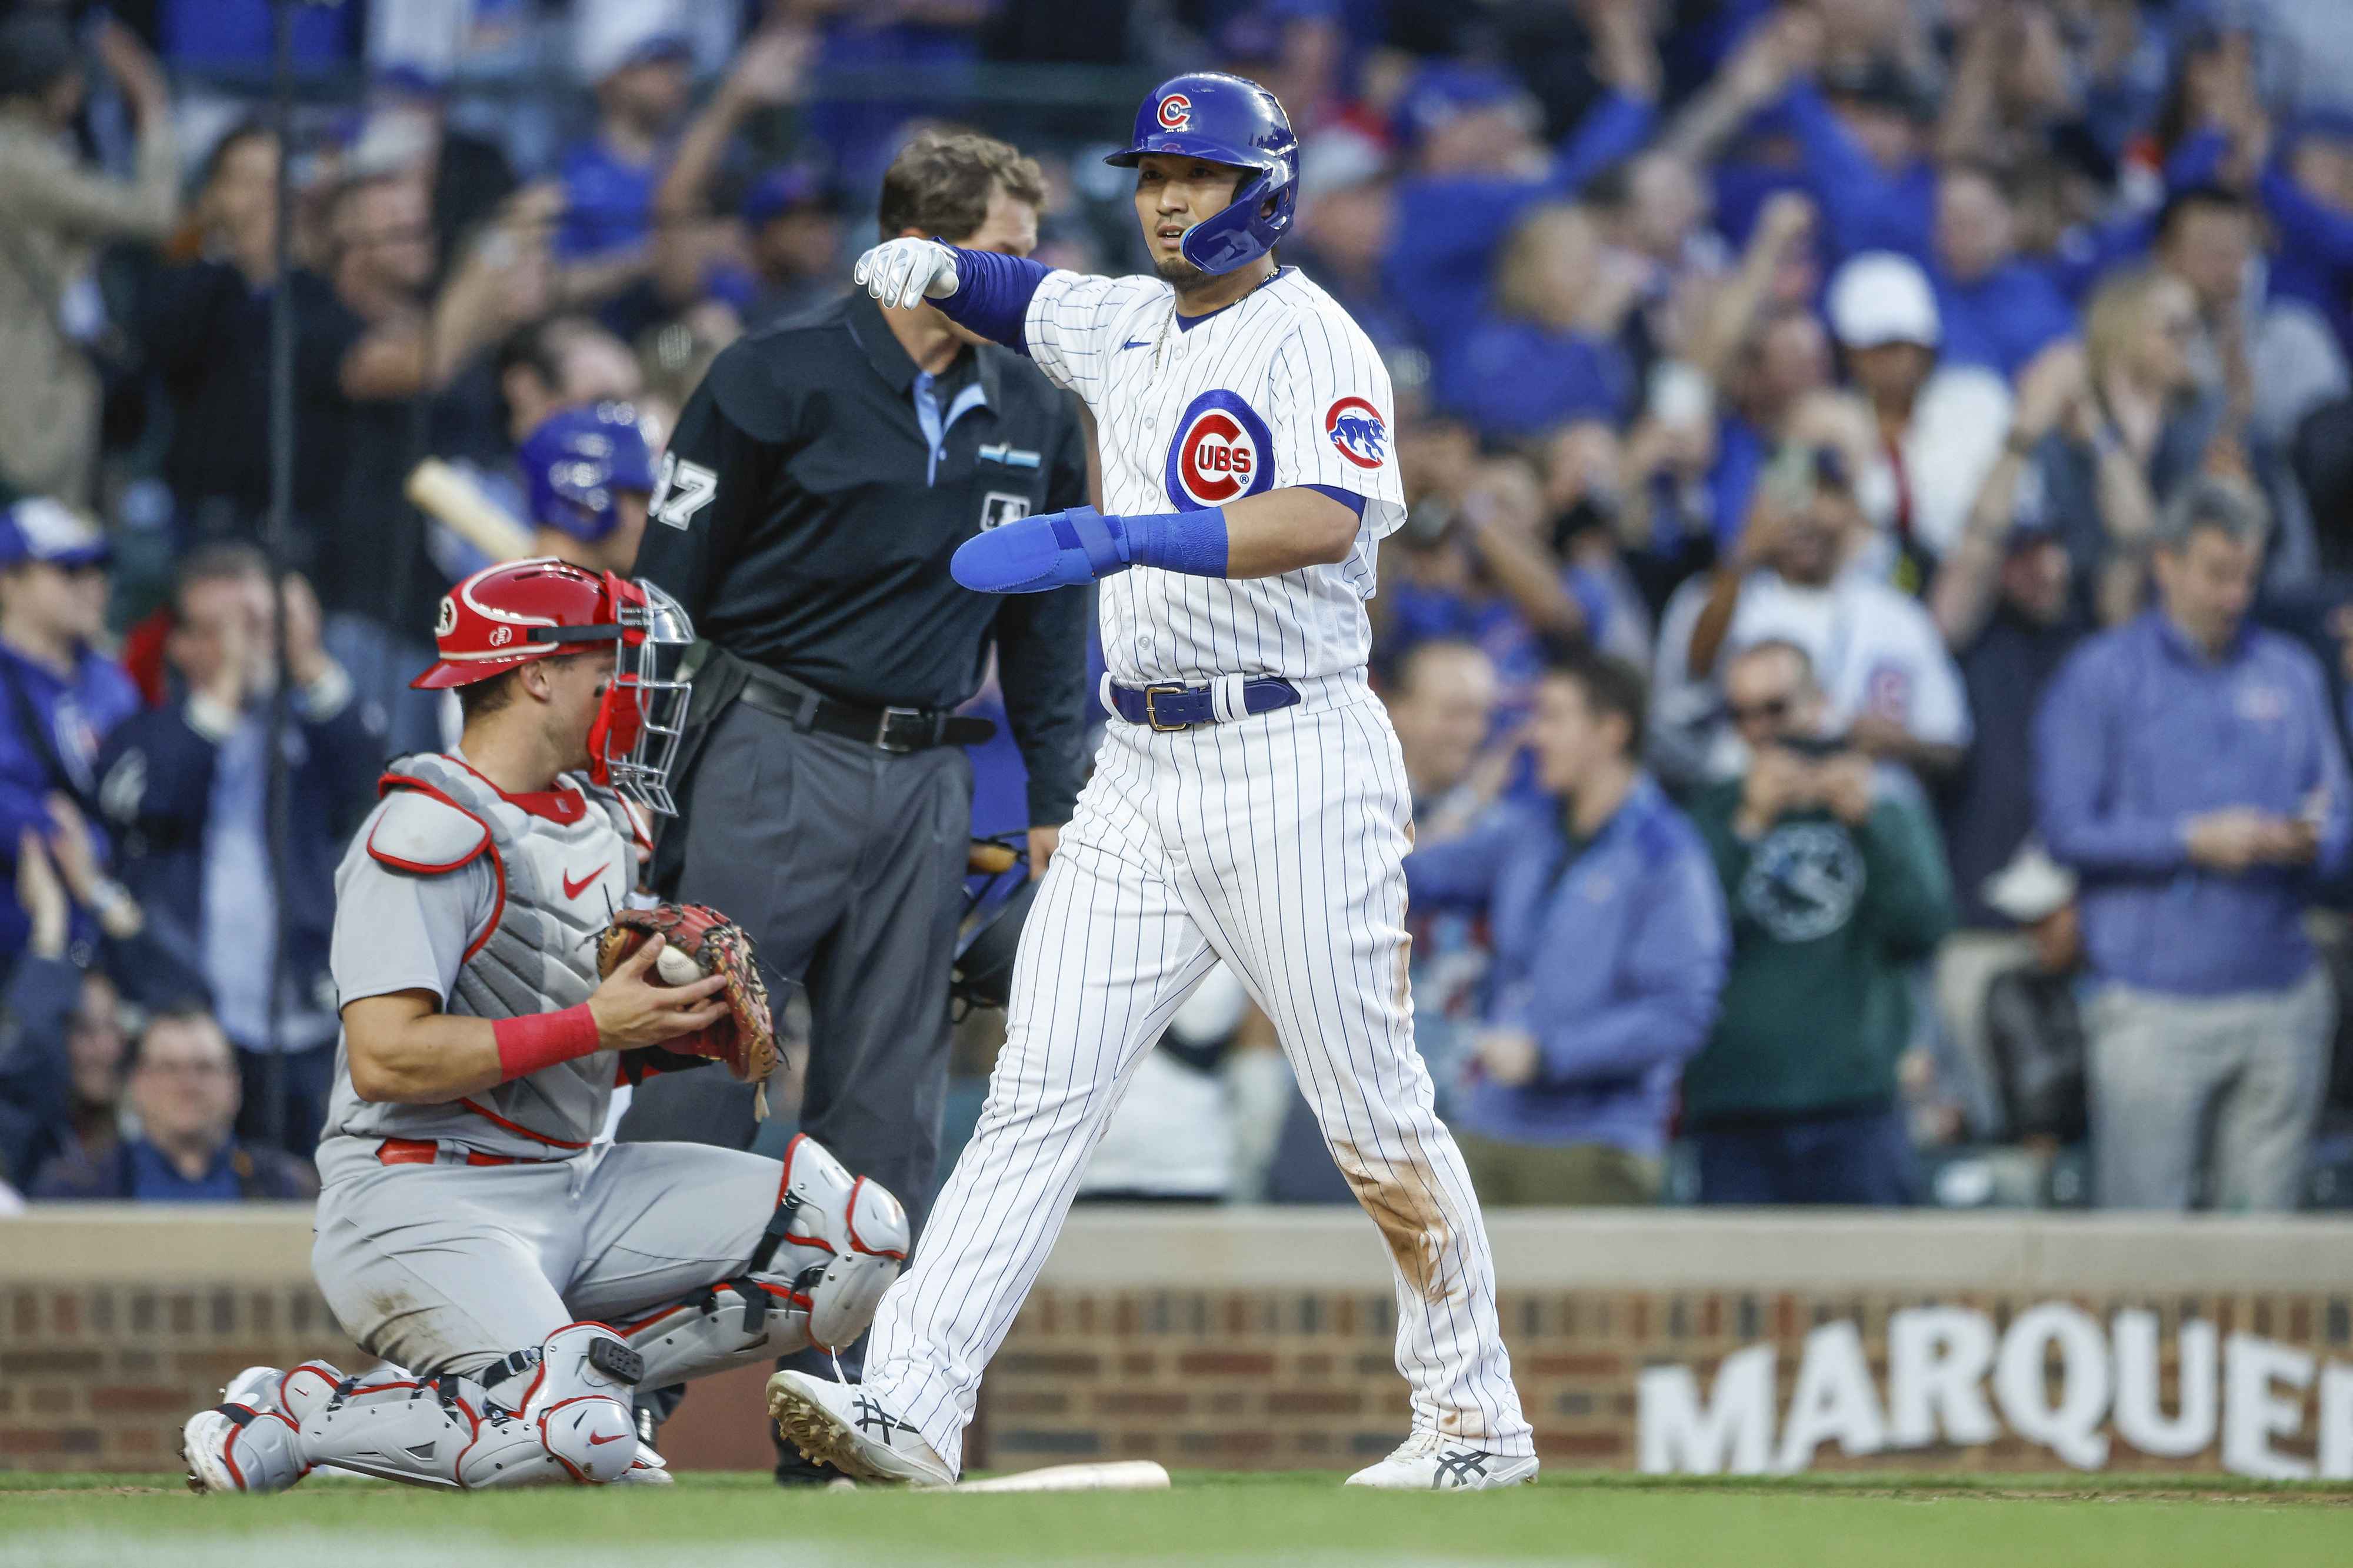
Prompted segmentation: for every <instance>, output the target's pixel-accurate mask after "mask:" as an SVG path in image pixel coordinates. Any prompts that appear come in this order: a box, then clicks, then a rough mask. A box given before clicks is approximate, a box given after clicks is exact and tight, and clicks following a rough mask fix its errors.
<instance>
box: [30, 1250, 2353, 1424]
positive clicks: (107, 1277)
mask: <svg viewBox="0 0 2353 1568" xmlns="http://www.w3.org/2000/svg"><path fill="white" fill-rule="evenodd" d="M258 1208H259V1205H255V1206H254V1208H252V1209H247V1210H244V1211H241V1212H239V1213H238V1214H237V1215H234V1216H220V1215H213V1214H205V1213H202V1212H200V1211H180V1212H178V1213H176V1214H174V1213H169V1212H166V1213H163V1214H159V1213H158V1212H157V1211H154V1210H152V1209H151V1210H130V1209H123V1210H108V1209H97V1208H92V1209H89V1210H86V1211H83V1212H81V1213H79V1214H75V1215H60V1214H59V1213H58V1211H56V1210H52V1211H49V1213H47V1215H38V1216H35V1217H33V1218H28V1219H25V1220H0V1468H10V1469H87V1470H100V1469H115V1470H169V1469H174V1468H177V1460H176V1449H177V1447H178V1433H179V1426H180V1424H181V1422H182V1421H183V1420H184V1419H185V1416H186V1415H187V1414H188V1413H189V1412H190V1411H192V1410H195V1409H197V1408H199V1407H201V1406H203V1405H208V1404H210V1403H212V1402H213V1401H214V1400H215V1399H216V1397H217V1394H216V1391H217V1390H218V1389H219V1387H220V1385H221V1384H223V1383H224V1382H225V1381H226V1380H227V1378H228V1377H230V1376H231V1375H233V1374H235V1373H237V1371H239V1370H240V1369H242V1368H244V1367H246V1366H248V1365H253V1364H256V1363H266V1364H270V1365H277V1366H287V1365H291V1364H292V1363H295V1362H298V1361H301V1360H303V1359H305V1358H308V1357H311V1356H324V1357H326V1358H328V1359H330V1360H332V1361H334V1362H336V1363H338V1364H340V1365H343V1366H344V1367H346V1368H352V1369H356V1368H357V1367H358V1366H359V1365H360V1364H361V1358H360V1356H359V1354H358V1352H357V1351H356V1350H355V1349H354V1347H353V1346H352V1344H351V1343H350V1342H348V1341H347V1340H345V1339H344V1338H343V1335H342V1333H341V1331H339V1330H338V1328H337V1327H336V1325H335V1324H334V1322H333V1321H332V1317H331V1315H330V1314H329V1313H328V1311H327V1310H326V1306H325V1303H324V1302H323V1301H322V1300H321V1299H320V1297H319V1294H318V1292H317V1290H316V1289H315V1288H314V1287H313V1286H312V1285H311V1282H310V1280H309V1278H308V1261H309V1242H310V1235H309V1216H308V1214H307V1212H305V1211H302V1210H300V1209H294V1208H289V1209H288V1210H286V1211H284V1212H283V1213H280V1214H276V1215H272V1214H268V1213H258V1212H255V1209H258ZM1493 1233H1494V1237H1495V1245H1496V1253H1497V1259H1498V1267H1499V1271H1500V1274H1501V1278H1502V1282H1503V1293H1502V1299H1501V1307H1502V1317H1503V1323H1504V1334H1505V1338H1506V1340H1507V1341H1508V1342H1509V1344H1510V1348H1511V1352H1512V1356H1513V1366H1514V1373H1515V1375H1516V1378H1517V1381H1518V1384H1519V1388H1520V1393H1521V1395H1522V1399H1523V1401H1524V1403H1525V1407H1526V1409H1527V1411H1528V1414H1529V1416H1530V1418H1531V1419H1532V1420H1533V1421H1534V1423H1535V1428H1536V1434H1537V1443H1538V1446H1539V1448H1540V1449H1541V1451H1542V1453H1543V1454H1544V1456H1545V1458H1546V1460H1547V1461H1548V1462H1550V1463H1552V1464H1554V1465H1556V1466H1559V1467H1565V1468H1631V1467H1632V1466H1633V1465H1634V1464H1635V1463H1636V1461H1637V1457H1638V1441H1639V1438H1638V1434H1637V1421H1636V1415H1637V1380H1638V1379H1639V1378H1640V1376H1641V1373H1642V1371H1643V1369H1644V1368H1645V1367H1646V1366H1651V1365H1655V1364H1662V1363H1672V1364H1679V1365H1683V1366H1687V1367H1690V1368H1692V1369H1693V1370H1694V1372H1695V1373H1697V1374H1698V1376H1699V1379H1700V1382H1701V1385H1702V1386H1703V1388H1704V1387H1706V1386H1707V1385H1708V1384H1709V1383H1710V1382H1711V1380H1712V1379H1713V1378H1714V1376H1715V1371H1716V1368H1717V1365H1718V1363H1720V1362H1721V1360H1722V1359H1723V1358H1724V1357H1725V1355H1727V1354H1728V1353H1730V1352H1734V1351H1736V1350H1739V1349H1741V1348H1743V1347H1745V1346H1749V1345H1753V1344H1757V1343H1769V1344H1772V1345H1774V1346H1775V1347H1776V1348H1777V1351H1778V1390H1779V1396H1780V1397H1779V1400H1778V1403H1777V1405H1776V1408H1777V1410H1786V1409H1787V1407H1788V1403H1789V1400H1790V1394H1791V1392H1792V1388H1793V1385H1794V1384H1795V1382H1796V1380H1797V1377H1798V1373H1799V1365H1800V1363H1801V1361H1802V1359H1803V1355H1804V1351H1805V1345H1806V1342H1807V1338H1808V1335H1809V1333H1810V1332H1811V1331H1813V1330H1815V1329H1816V1328H1817V1327H1819V1326H1820V1325H1822V1324H1825V1323H1830V1322H1834V1321H1852V1322H1853V1323H1855V1324H1856V1326H1857V1328H1858V1330H1859V1331H1860V1335H1861V1339H1862V1347H1863V1354H1864V1356H1865V1358H1866V1359H1867V1361H1868V1363H1869V1372H1870V1374H1871V1376H1872V1378H1873V1382H1874V1383H1875V1384H1876V1385H1877V1387H1878V1389H1879V1390H1880V1391H1881V1397H1883V1398H1884V1397H1885V1391H1886V1389H1887V1386H1888V1382H1887V1379H1888V1368H1887V1365H1886V1343H1885V1342H1886V1331H1887V1321H1888V1318H1889V1315H1890V1314H1891V1313H1892V1312H1894V1311H1895V1310H1899V1309H1902V1308H1905V1307H1910V1306H1919V1305H1925V1304H1928V1303H1931V1302H1936V1303H1942V1304H1945V1305H1947V1306H1964V1307H1969V1308H1973V1309H1976V1310H1981V1311H1983V1312H1985V1313H1987V1314H1988V1315H1989V1316H1990V1317H1991V1318H1992V1320H1993V1321H1994V1322H1995V1324H1996V1326H1997V1327H1998V1328H2006V1327H2007V1325H2008V1323H2009V1321H2010V1319H2011V1318H2012V1317H2013V1316H2015V1315H2016V1314H2017V1313H2018V1312H2020V1311H2021V1310H2024V1309H2025V1308H2027V1307H2029V1306H2032V1305H2035V1304H2038V1303H2043V1302H2050V1301H2053V1300H2063V1301H2070V1302H2073V1304H2074V1305H2076V1306H2078V1307H2080V1308H2082V1309H2083V1310H2084V1311H2086V1312H2088V1313H2089V1314H2090V1315H2091V1316H2092V1317H2093V1318H2094V1319H2095V1320H2097V1321H2099V1322H2101V1323H2103V1324H2105V1323H2107V1322H2110V1321H2112V1320H2113V1318H2114V1314H2115V1313H2116V1311H2117V1310H2120V1309H2123V1308H2128V1307H2129V1308H2143V1307H2145V1308H2150V1309H2153V1310H2156V1311H2158V1313H2159V1315H2160V1317H2161V1320H2162V1322H2163V1333H2162V1335H2161V1338H2160V1342H2159V1343H2160V1346H2161V1348H2162V1360H2161V1367H2162V1369H2163V1370H2162V1373H2161V1380H2160V1392H2161V1394H2162V1396H2163V1400H2164V1402H2165V1407H2166V1408H2167V1409H2168V1410H2169V1409H2172V1408H2173V1407H2174V1405H2173V1402H2174V1400H2175V1399H2176V1396H2177V1387H2176V1380H2175V1377H2174V1375H2173V1371H2172V1363H2173V1358H2174V1356H2175V1354H2176V1351H2177V1340H2176V1331H2177V1330H2178V1328H2179V1323H2180V1322H2181V1321H2182V1319H2183V1318H2184V1316H2185V1315H2187V1316H2190V1317H2196V1318H2201V1319H2204V1320H2206V1321H2210V1322H2211V1323H2213V1324H2214V1325H2215V1326H2216V1328H2217V1329H2218V1330H2219V1331H2221V1333H2222V1334H2223V1335H2224V1336H2226V1337H2227V1336H2228V1335H2229V1334H2231V1333H2232V1331H2246V1332H2249V1333H2253V1334H2256V1335H2260V1336H2263V1338H2264V1339H2266V1340H2270V1341H2274V1342H2279V1343H2282V1344H2285V1345H2289V1346H2295V1347H2298V1348H2300V1349H2302V1350H2304V1351H2306V1352H2310V1353H2312V1354H2314V1355H2315V1356H2316V1357H2319V1358H2322V1359H2323V1360H2325V1361H2327V1362H2331V1363H2344V1364H2347V1365H2353V1270H2348V1268H2347V1267H2346V1265H2345V1263H2344V1259H2346V1258H2348V1257H2353V1225H2348V1224H2345V1223H2342V1222H2322V1221H2268V1222H2266V1221H2238V1222H2217V1221H2205V1222H2189V1221H2179V1222H2160V1221H2151V1220H2147V1219H2123V1218H2115V1217H2102V1216H2095V1217H2093V1218H2089V1219H2084V1218H2072V1219H2058V1220H2054V1219H2051V1218H2048V1217H2020V1216H2010V1217H2006V1218H2003V1217H1997V1218H1989V1219H1978V1220H1967V1221H1963V1220H1954V1219H1951V1218H1949V1217H1940V1216H1933V1215H1920V1216H1905V1217H1898V1218H1881V1217H1876V1216H1861V1215H1811V1216H1805V1215H1772V1216H1766V1215H1682V1214H1651V1215H1617V1216H1609V1215H1567V1214H1561V1215H1528V1214H1519V1215H1507V1216H1506V1215H1499V1216H1497V1217H1496V1218H1495V1220H1494V1221H1493ZM1387 1272H1388V1262H1387V1258H1386V1254H1385V1253H1384V1251H1383V1249H1382V1247H1381V1245H1380V1243H1379V1240H1378V1238H1377V1236H1376V1235H1375V1234H1374V1232H1373V1230H1372V1227H1371V1226H1370V1225H1369V1224H1368V1223H1366V1221H1365V1220H1364V1218H1363V1216H1362V1215H1358V1214H1356V1213H1355V1212H1354V1211H1353V1210H1346V1211H1343V1210H1330V1211H1320V1212H1312V1213H1301V1212H1297V1211H1293V1212H1289V1213H1281V1212H1268V1211H1226V1212H1223V1213H1208V1214H1192V1215H1177V1214H1170V1213H1167V1212H1165V1211H1145V1212H1111V1211H1101V1210H1096V1211H1082V1212H1081V1213H1080V1214H1078V1215H1074V1216H1073V1218H1072V1221H1071V1226H1070V1227H1069V1229H1068V1230H1067V1231H1066V1233H1065V1236H1064V1238H1063V1241H1062V1243H1061V1245H1060V1247H1058V1249H1057V1250H1056V1252H1055V1254H1054V1256H1053V1258H1051V1259H1050V1261H1049V1263H1048V1265H1047V1267H1046V1269H1045V1271H1044V1273H1043V1274H1042V1276H1041V1278H1040V1280H1039V1287H1038V1289H1036V1290H1035V1291H1034V1292H1033V1293H1032V1295H1031V1297H1030V1299H1029V1301H1028V1303H1027V1304H1026V1305H1025V1306H1024V1308H1023V1310H1022V1311H1021V1312H1020V1314H1019V1316H1018V1319H1017V1320H1016V1321H1015V1324H1014V1326H1013V1330H1012V1331H1011V1333H1010V1335H1009V1337H1008V1339H1007V1341H1006V1343H1005V1346H1004V1349H1003V1351H1002V1352H1000V1354H999V1355H998V1356H997V1360H996V1362H995V1363H994V1364H993V1365H992V1366H991V1367H990V1368H989V1372H988V1377H987V1382H986V1383H985V1384H984V1385H983V1399H982V1405H981V1411H980V1419H979V1422H978V1423H977V1425H976V1430H975V1432H974V1434H973V1441H972V1444H971V1448H970V1458H971V1461H972V1462H973V1463H975V1464H976V1465H987V1466H989V1467H992V1468H1003V1469H1018V1468H1030V1467H1034V1466H1037V1465H1043V1464H1052V1463H1058V1462H1063V1461H1067V1460H1071V1459H1079V1458H1095V1457H1101V1458H1154V1459H1158V1460H1160V1461H1161V1462H1163V1463H1165V1464H1167V1465H1169V1466H1170V1467H1172V1468H1230V1469H1249V1468H1286V1467H1306V1468H1324V1469H1337V1468H1345V1467H1348V1466H1352V1465H1355V1464H1357V1463H1361V1462H1363V1461H1364V1460H1365V1459H1366V1458H1367V1457H1370V1456H1377V1455H1379V1454H1381V1453H1385V1452H1387V1451H1388V1448H1389V1447H1392V1446H1393V1445H1394V1444H1395V1443H1396V1442H1397V1441H1398V1439H1399V1438H1400V1437H1401V1436H1403V1435H1404V1433H1405V1431H1406V1429H1407V1426H1408V1423H1409V1408H1408V1405H1407V1394H1406V1386H1405V1384H1404V1383H1403V1381H1402V1380H1401V1379H1400V1378H1399V1377H1398V1374H1397V1373H1396V1370H1395V1368H1394V1365H1393V1364H1392V1361H1391V1353H1392V1339H1393V1335H1394V1332H1395V1322H1396V1319H1395V1313H1396V1305H1395V1302H1394V1300H1393V1298H1392V1296H1391V1295H1390V1291H1389V1287H1388V1280H1387ZM225 1276H227V1277H233V1278H234V1279H235V1280H236V1282H235V1283H228V1282H225ZM759 1381H760V1380H759V1378H758V1376H757V1375H756V1373H754V1374H739V1375H738V1376H736V1377H735V1378H733V1379H732V1380H728V1381H727V1384H726V1386H725V1387H717V1386H714V1387H712V1388H709V1389H707V1390H706V1391H705V1393H704V1394H702V1395H701V1396H698V1397H697V1398H695V1399H690V1400H689V1402H688V1405H687V1409H686V1413H685V1414H684V1415H681V1424H680V1426H679V1428H678V1430H677V1437H678V1439H679V1441H678V1443H677V1444H676V1445H675V1451H676V1452H677V1453H678V1456H679V1458H680V1461H681V1465H682V1466H684V1467H687V1468H765V1467H766V1466H767V1465H768V1464H769V1463H770V1462H771V1456H770V1454H769V1450H768V1445H767V1439H766V1435H765V1430H764V1429H763V1426H762V1425H761V1424H760V1422H759V1415H758V1412H759V1391H758V1384H759ZM739 1384H740V1386H739ZM2053 1387H2054V1390H2055V1387H2056V1384H2055V1383H2054V1384H2053ZM2315 1397H2316V1396H2315V1393H2314V1391H2312V1390H2307V1391H2306V1399H2305V1411H2304V1421H2303V1425H2302V1427H2301V1432H2300V1435H2299V1436H2292V1437H2287V1438H2284V1439H2282V1440H2280V1441H2279V1442H2278V1444H2277V1445H2276V1447H2277V1449H2278V1451H2279V1452H2281V1453H2283V1454H2285V1455H2290V1456H2302V1457H2304V1458H2310V1457H2311V1455H2312V1453H2313V1443H2312V1437H2311V1435H2312V1433H2313V1432H2314V1430H2315V1427H2316V1421H2317V1415H2316V1409H2315ZM1814 1463H1815V1464H1817V1465H1819V1466H1831V1465H1839V1464H1845V1463H1867V1464H1873V1465H1881V1466H1890V1467H1901V1468H1923V1467H1926V1468H1993V1469H2047V1468H2055V1465H2056V1461H2055V1460H2054V1459H2053V1458H2052V1456H2051V1455H2050V1454H2048V1453H2047V1452H2045V1451H2044V1450H2042V1449H2041V1448H2039V1447H2034V1446H2032V1445H2031V1444H2028V1443H2026V1442H2024V1441H2022V1440H2021V1439H2019V1438H2017V1437H2015V1436H2008V1435H2007V1426H2005V1435H2004V1436H2000V1437H1999V1438H1998V1439H1996V1440H1995V1441H1993V1442H1991V1443H1989V1444H1987V1445H1984V1446H1983V1447H1973V1448H1968V1449H1953V1448H1931V1449H1926V1450H1912V1451H1909V1452H1905V1453H1901V1454H1883V1455H1879V1456H1874V1457H1873V1458H1868V1459H1864V1460H1849V1459H1847V1458H1843V1457H1842V1456H1841V1454H1840V1452H1839V1450H1838V1448H1837V1447H1835V1446H1826V1447H1823V1448H1822V1449H1821V1450H1820V1453H1819V1454H1818V1455H1817V1456H1816V1457H1815V1458H1814ZM2109 1463H2110V1467H2111V1468H2153V1467H2155V1466H2156V1465H2158V1463H2160V1461H2157V1460H2154V1459H2150V1458H2147V1457H2146V1456H2143V1455H2139V1454H2137V1453H2135V1452H2134V1451H2133V1450H2131V1449H2130V1448H2128V1447H2125V1446H2123V1445H2122V1444H2118V1445H2117V1446H2116V1448H2115V1451H2114V1454H2113V1456H2112V1458H2111V1459H2110V1461H2109ZM2163 1463H2165V1464H2167V1465H2168V1468H2200V1469H2212V1468H2216V1467H2217V1466H2218V1464H2219V1458H2218V1457H2217V1453H2216V1450H2215V1448H2214V1447H2213V1446H2211V1445H2210V1446H2209V1447H2208V1448H2207V1450H2206V1451H2205V1452H2204V1453H2202V1454H2200V1455H2199V1456H2197V1457H2196V1458H2192V1459H2189V1460H2186V1461H2184V1460H2174V1461H2164V1462H2163Z"/></svg>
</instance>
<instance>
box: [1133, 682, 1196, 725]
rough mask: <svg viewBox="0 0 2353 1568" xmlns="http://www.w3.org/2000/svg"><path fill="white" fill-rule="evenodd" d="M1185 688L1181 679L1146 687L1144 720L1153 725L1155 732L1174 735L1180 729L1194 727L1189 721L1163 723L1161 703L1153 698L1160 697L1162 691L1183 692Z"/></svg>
mask: <svg viewBox="0 0 2353 1568" xmlns="http://www.w3.org/2000/svg"><path fill="white" fill-rule="evenodd" d="M1185 689H1186V687H1185V685H1184V683H1183V682H1181V681H1176V682H1170V683H1166V684H1164V685H1160V686H1147V687H1145V689H1144V721H1145V723H1147V724H1149V725H1151V726H1152V728H1153V730H1154V731H1155V733H1158V734H1162V735H1174V734H1176V732H1177V731H1180V730H1189V729H1191V728H1192V727H1193V726H1192V724H1191V722H1190V721H1187V722H1186V723H1182V724H1163V723H1162V722H1161V721H1160V708H1159V705H1158V704H1157V703H1156V702H1155V701H1154V700H1153V699H1155V698H1156V697H1158V696H1159V695H1160V694H1161V693H1162V692H1165V691H1174V692H1178V693H1180V694H1181V693H1182V692H1183V691H1185Z"/></svg>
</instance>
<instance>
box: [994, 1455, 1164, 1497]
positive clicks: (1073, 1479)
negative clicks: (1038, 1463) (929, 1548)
mask: <svg viewBox="0 0 2353 1568" xmlns="http://www.w3.org/2000/svg"><path fill="white" fill-rule="evenodd" d="M1167 1489H1168V1472H1167V1471H1166V1470H1165V1469H1162V1468H1160V1467H1159V1466H1158V1465H1155V1464H1154V1463H1153V1462H1152V1461H1151V1460H1150V1459H1123V1460H1120V1461H1118V1462H1116V1463H1113V1464H1108V1465H1048V1466H1047V1467H1046V1468H1044V1469H1042V1470H1023V1471H1021V1472H1019V1473H1018V1474H1016V1475H1010V1476H995V1477H992V1478H990V1479H987V1480H985V1481H958V1482H957V1483H956V1484H955V1486H953V1487H950V1488H949V1489H948V1490H950V1491H958V1492H1165V1491H1166V1490H1167Z"/></svg>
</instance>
